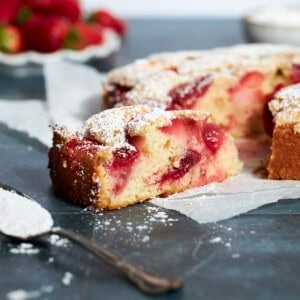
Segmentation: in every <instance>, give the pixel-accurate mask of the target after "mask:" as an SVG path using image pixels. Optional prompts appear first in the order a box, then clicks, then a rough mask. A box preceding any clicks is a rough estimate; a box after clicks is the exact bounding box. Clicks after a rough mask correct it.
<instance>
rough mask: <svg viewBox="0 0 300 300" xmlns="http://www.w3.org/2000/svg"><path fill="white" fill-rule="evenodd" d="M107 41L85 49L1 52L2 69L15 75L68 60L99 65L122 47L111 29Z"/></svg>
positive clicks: (0, 63) (105, 35)
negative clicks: (45, 51)
mask: <svg viewBox="0 0 300 300" xmlns="http://www.w3.org/2000/svg"><path fill="white" fill-rule="evenodd" d="M104 37H105V41H104V43H103V44H101V45H95V46H89V47H87V48H85V49H83V50H80V51H78V50H67V49H63V50H58V51H55V52H53V53H46V54H45V53H40V52H36V51H26V52H22V53H18V54H6V53H3V52H0V71H2V72H7V73H13V74H14V75H17V76H18V75H19V76H23V75H27V74H34V73H40V72H41V70H42V67H43V65H45V64H48V63H51V62H57V61H61V60H68V61H72V62H77V63H87V64H92V65H95V66H96V65H97V61H99V60H103V59H105V58H107V57H109V56H110V55H111V54H113V53H115V52H118V51H119V50H120V49H121V44H122V41H121V38H120V37H119V36H118V35H117V34H116V33H115V32H113V31H111V30H105V31H104Z"/></svg>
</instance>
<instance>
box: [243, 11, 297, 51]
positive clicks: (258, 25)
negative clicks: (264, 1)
mask: <svg viewBox="0 0 300 300" xmlns="http://www.w3.org/2000/svg"><path fill="white" fill-rule="evenodd" d="M244 29H245V33H246V36H247V38H248V40H249V41H250V42H256V43H274V44H290V45H295V46H300V6H281V7H272V6H269V7H263V8H259V9H256V10H255V11H252V12H251V13H249V14H247V15H246V16H245V17H244Z"/></svg>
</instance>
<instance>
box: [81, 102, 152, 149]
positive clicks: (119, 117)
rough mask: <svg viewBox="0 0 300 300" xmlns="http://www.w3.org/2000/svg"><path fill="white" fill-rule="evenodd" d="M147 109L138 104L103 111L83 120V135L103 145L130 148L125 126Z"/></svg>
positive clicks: (147, 109)
mask: <svg viewBox="0 0 300 300" xmlns="http://www.w3.org/2000/svg"><path fill="white" fill-rule="evenodd" d="M149 110H150V108H149V107H147V106H145V105H138V106H135V107H123V108H118V109H117V108H115V109H111V110H106V111H103V112H101V113H99V114H97V115H94V116H92V117H91V118H90V119H88V120H87V121H86V122H85V125H84V127H83V130H82V131H83V135H84V136H85V137H89V138H92V139H94V140H97V141H98V142H99V143H100V144H102V145H104V146H109V147H124V146H127V147H129V148H131V147H132V146H131V145H130V144H128V143H127V138H126V131H125V128H126V126H127V124H128V123H129V122H130V121H131V120H133V119H134V118H136V117H137V116H138V115H140V114H143V113H146V112H149Z"/></svg>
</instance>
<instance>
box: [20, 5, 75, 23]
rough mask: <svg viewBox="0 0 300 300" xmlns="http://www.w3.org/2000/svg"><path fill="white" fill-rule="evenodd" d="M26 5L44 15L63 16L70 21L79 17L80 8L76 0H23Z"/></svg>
mask: <svg viewBox="0 0 300 300" xmlns="http://www.w3.org/2000/svg"><path fill="white" fill-rule="evenodd" d="M25 2H26V4H27V6H29V7H30V8H31V9H32V10H34V11H35V12H37V13H40V14H42V15H45V16H57V17H64V18H66V19H68V20H70V21H71V22H76V21H78V20H79V19H80V16H81V8H80V3H79V1H78V0H25Z"/></svg>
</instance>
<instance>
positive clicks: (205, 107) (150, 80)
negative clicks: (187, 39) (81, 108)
mask: <svg viewBox="0 0 300 300" xmlns="http://www.w3.org/2000/svg"><path fill="white" fill-rule="evenodd" d="M297 82H300V49H297V48H292V47H288V46H275V45H264V44H260V45H255V44H254V45H242V46H234V47H228V48H218V49H212V50H209V51H186V52H175V53H162V54H156V55H151V56H150V57H148V58H146V59H140V60H137V61H135V62H134V63H132V64H129V65H127V66H124V67H121V68H118V69H115V70H113V71H111V72H110V73H109V74H108V82H107V83H105V84H104V107H105V108H109V107H119V106H126V105H134V104H147V105H150V106H151V107H160V108H162V109H165V110H177V109H192V110H200V111H207V112H209V113H211V114H212V116H213V119H214V120H215V122H216V123H217V124H218V125H220V126H222V127H223V128H224V129H226V130H228V131H229V132H230V133H231V134H232V135H233V136H234V137H245V136H251V135H257V134H259V133H262V132H263V131H264V129H263V123H264V122H263V116H264V109H265V107H266V104H267V102H268V101H269V100H271V99H272V98H273V96H274V94H275V93H276V92H277V91H278V90H280V89H281V88H282V87H284V86H287V85H291V84H293V83H297Z"/></svg>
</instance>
